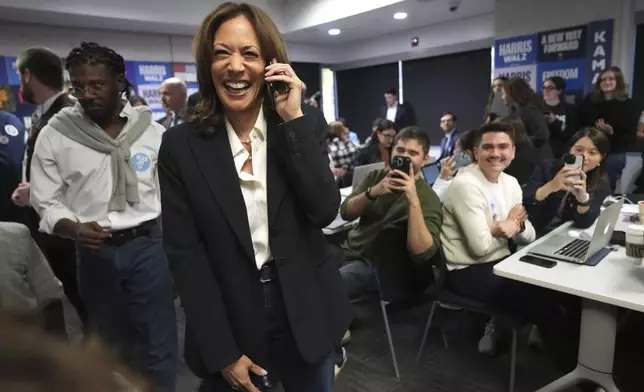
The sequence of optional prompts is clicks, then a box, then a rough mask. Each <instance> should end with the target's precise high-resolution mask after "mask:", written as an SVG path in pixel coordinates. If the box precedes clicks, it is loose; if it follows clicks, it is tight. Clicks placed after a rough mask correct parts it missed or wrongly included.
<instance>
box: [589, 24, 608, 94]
mask: <svg viewBox="0 0 644 392" xmlns="http://www.w3.org/2000/svg"><path fill="white" fill-rule="evenodd" d="M587 45H588V46H587V48H586V53H587V56H586V80H585V89H584V91H585V92H586V93H589V92H590V91H592V89H593V86H594V84H595V82H596V81H597V78H598V77H599V73H600V72H601V71H603V70H604V69H606V68H608V67H610V66H611V58H612V54H613V20H612V19H608V20H600V21H597V22H591V23H589V24H588V42H587Z"/></svg>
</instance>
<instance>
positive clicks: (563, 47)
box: [537, 25, 586, 63]
mask: <svg viewBox="0 0 644 392" xmlns="http://www.w3.org/2000/svg"><path fill="white" fill-rule="evenodd" d="M583 57H586V26H585V25H583V26H573V27H566V28H563V29H557V30H550V31H544V32H541V33H539V53H538V55H537V61H538V62H540V63H545V62H551V61H563V60H570V59H579V58H583Z"/></svg>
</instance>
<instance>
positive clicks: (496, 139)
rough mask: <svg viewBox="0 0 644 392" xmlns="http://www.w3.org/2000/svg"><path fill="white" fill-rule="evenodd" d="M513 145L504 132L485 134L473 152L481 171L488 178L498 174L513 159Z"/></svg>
mask: <svg viewBox="0 0 644 392" xmlns="http://www.w3.org/2000/svg"><path fill="white" fill-rule="evenodd" d="M514 152H515V149H514V143H513V142H512V139H511V138H510V135H508V134H507V133H505V132H486V133H484V134H483V136H482V137H481V142H480V143H479V145H478V147H477V148H476V149H475V150H474V155H475V157H476V161H477V163H478V165H479V168H481V171H482V172H483V173H485V174H486V175H489V176H494V175H498V174H500V173H501V172H502V171H503V170H505V168H506V167H508V166H509V165H510V163H512V160H513V159H514Z"/></svg>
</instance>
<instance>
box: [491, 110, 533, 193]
mask: <svg viewBox="0 0 644 392" xmlns="http://www.w3.org/2000/svg"><path fill="white" fill-rule="evenodd" d="M498 122H499V123H501V124H508V125H509V126H511V127H512V130H513V131H514V146H515V148H516V152H515V153H514V159H513V160H512V162H511V163H510V165H509V166H508V167H506V168H505V170H504V172H505V173H507V174H509V175H511V176H512V177H514V178H516V179H517V181H519V185H521V187H524V186H525V185H526V184H527V183H528V182H529V181H530V179H531V178H532V173H534V170H535V168H536V167H537V166H538V165H539V161H540V160H541V157H540V156H539V151H538V150H537V149H536V148H535V147H534V146H533V145H532V142H531V141H530V139H529V138H528V134H527V132H526V129H525V125H523V121H521V119H520V118H518V117H515V116H508V117H504V118H501V119H499V120H498Z"/></svg>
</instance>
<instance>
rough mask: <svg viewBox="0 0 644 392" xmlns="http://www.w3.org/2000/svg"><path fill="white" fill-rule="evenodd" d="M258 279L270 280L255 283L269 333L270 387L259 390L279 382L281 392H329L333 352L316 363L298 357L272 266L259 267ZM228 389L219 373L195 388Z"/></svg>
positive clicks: (204, 391) (212, 391) (204, 390)
mask: <svg viewBox="0 0 644 392" xmlns="http://www.w3.org/2000/svg"><path fill="white" fill-rule="evenodd" d="M270 264H272V263H270ZM262 276H263V277H265V278H267V279H270V281H269V282H265V283H259V282H258V284H262V286H263V294H264V312H265V315H266V321H267V324H266V325H267V328H268V333H269V346H268V347H269V362H270V363H269V366H268V368H267V369H266V370H267V371H268V373H269V374H268V378H269V379H270V381H271V383H272V385H273V388H271V389H260V390H262V391H273V390H275V389H276V387H277V385H278V384H279V383H281V384H282V386H283V388H284V391H285V392H300V391H302V392H303V391H306V392H331V391H332V390H333V383H334V378H335V374H334V366H335V363H336V361H337V355H336V353H335V350H332V351H331V352H329V354H328V355H327V356H325V357H324V358H323V359H322V360H320V361H318V362H317V363H308V362H306V361H305V360H304V358H302V355H301V354H300V352H299V349H298V348H297V343H296V342H295V339H294V338H293V332H292V331H291V327H290V323H289V321H288V317H287V314H286V307H285V306H284V296H283V293H282V288H281V286H280V283H279V278H278V276H277V269H276V267H275V266H274V265H271V266H269V267H268V268H267V267H266V266H265V267H264V268H262ZM250 359H251V360H252V358H250ZM230 390H231V387H230V386H229V385H228V384H227V383H226V382H225V381H224V380H223V377H222V376H221V374H219V373H218V374H215V375H213V376H212V377H210V378H209V379H206V380H204V382H203V383H202V384H201V388H200V389H199V391H200V392H224V391H226V392H228V391H230Z"/></svg>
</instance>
